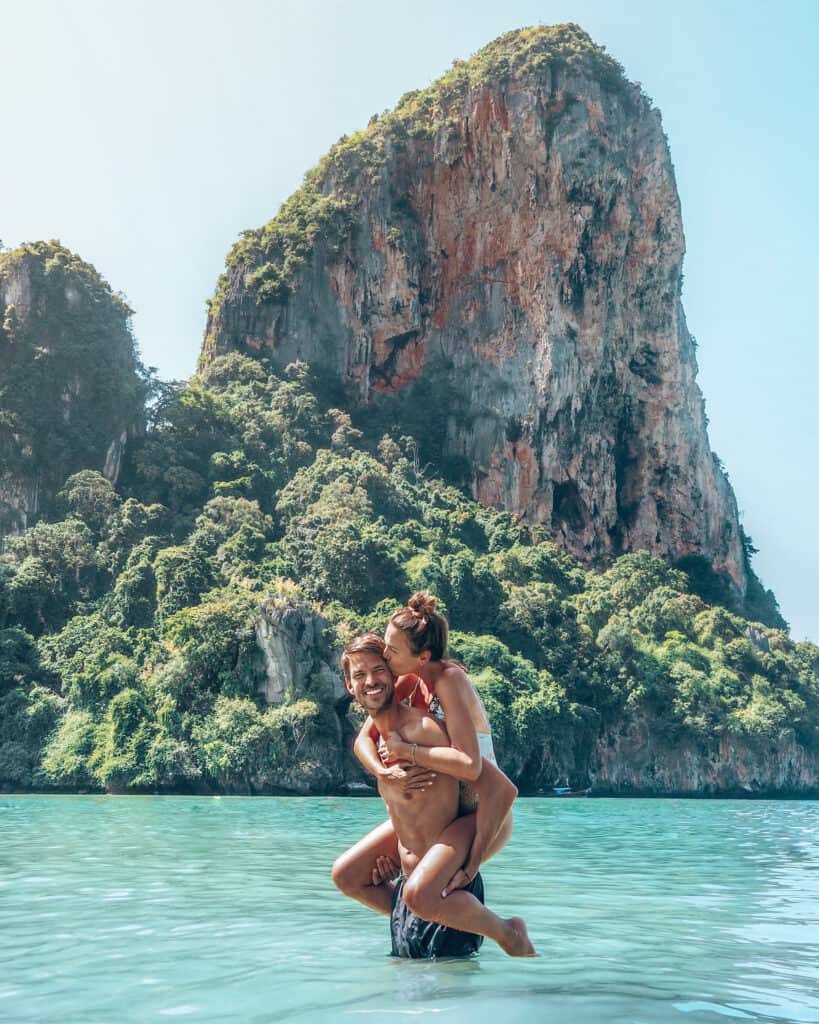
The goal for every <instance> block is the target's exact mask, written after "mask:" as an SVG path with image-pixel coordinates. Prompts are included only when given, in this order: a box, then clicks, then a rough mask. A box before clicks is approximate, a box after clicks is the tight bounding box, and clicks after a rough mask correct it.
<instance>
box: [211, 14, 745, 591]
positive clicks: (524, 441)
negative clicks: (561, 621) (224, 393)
mask: <svg viewBox="0 0 819 1024" xmlns="http://www.w3.org/2000/svg"><path fill="white" fill-rule="evenodd" d="M684 251H685V243H684V238H683V229H682V223H681V217H680V203H679V197H678V195H677V190H676V186H675V181H674V171H673V167H672V164H671V159H670V156H669V151H668V145H667V142H666V139H665V136H664V134H663V130H662V125H661V121H660V114H659V111H657V110H656V109H654V108H653V107H652V105H651V103H650V101H649V100H648V99H647V98H646V97H645V96H644V95H643V94H642V93H641V91H640V89H639V87H638V86H636V85H633V84H630V83H628V82H627V81H626V80H625V79H624V77H623V75H622V71H621V69H620V67H619V65H617V64H616V62H615V61H613V60H612V59H611V58H610V57H608V56H607V55H606V54H605V53H604V52H603V51H602V50H601V49H599V48H598V47H596V46H595V45H594V44H593V43H592V42H591V40H590V39H589V38H588V36H586V34H585V33H584V32H582V31H581V30H580V29H578V28H577V27H576V26H572V25H565V26H557V27H553V28H537V29H527V30H523V31H520V32H513V33H509V34H508V35H506V36H503V37H501V38H500V39H498V40H496V41H495V42H494V43H492V44H490V45H489V46H488V47H486V48H485V49H484V50H482V51H480V52H479V53H478V54H476V56H475V57H473V58H472V59H471V60H470V61H467V62H458V61H456V62H455V65H454V66H453V69H452V70H451V71H450V72H448V73H447V74H446V75H444V77H443V78H442V79H440V80H439V81H438V82H436V83H434V84H433V85H432V86H431V87H430V88H429V89H427V90H425V91H423V92H419V93H411V94H409V95H407V96H405V97H403V98H402V100H401V101H400V102H399V104H398V106H397V108H396V109H395V111H393V112H391V113H387V114H385V115H383V116H381V117H376V118H373V119H372V120H371V122H370V125H369V127H368V128H367V129H366V130H365V131H363V132H361V133H359V134H358V135H356V136H353V137H352V138H349V139H342V140H341V141H340V142H339V143H338V144H337V145H336V146H335V147H333V149H332V150H331V151H330V153H329V154H328V156H327V157H326V158H325V159H324V160H323V161H322V163H321V164H320V165H319V166H318V167H317V168H316V169H315V170H314V171H311V172H310V174H308V176H307V178H306V179H305V185H304V186H303V188H302V189H301V190H300V191H299V192H298V193H296V194H295V195H294V196H293V197H291V199H290V200H288V202H287V203H285V204H284V206H283V207H282V209H281V211H280V212H279V214H278V215H277V217H276V218H274V220H273V221H271V222H270V223H269V224H268V225H266V226H265V227H263V228H261V229H259V230H257V231H250V232H245V234H244V237H243V239H242V241H240V242H239V243H238V245H237V246H236V247H235V248H234V250H233V252H232V253H231V254H230V256H229V258H228V266H227V270H226V273H225V274H224V275H223V277H222V279H221V280H220V284H219V287H218V289H217V294H216V296H215V298H214V299H213V300H212V302H211V305H210V315H209V318H208V324H207V330H206V337H205V343H204V347H203V352H202V357H201V358H202V361H203V362H207V361H208V360H210V359H211V358H212V357H214V356H215V355H217V354H219V353H224V352H226V351H229V350H231V349H239V350H241V351H249V352H254V351H255V352H262V353H264V354H267V355H268V356H269V357H270V358H271V359H272V360H273V361H274V362H276V363H278V364H282V365H284V364H287V363H289V362H290V361H292V360H295V359H302V360H305V361H307V362H309V363H311V364H312V365H313V366H315V367H318V368H321V369H323V370H324V371H327V372H329V373H331V374H332V375H335V376H336V377H338V378H341V379H343V380H344V381H346V382H348V383H350V384H351V385H352V386H353V387H354V390H355V393H356V395H357V399H358V401H359V402H360V403H364V404H368V403H369V404H370V405H373V404H377V402H378V400H379V395H384V394H385V393H387V394H389V393H396V392H406V391H408V392H409V393H410V394H411V396H412V402H411V404H412V405H413V406H414V407H415V409H416V410H418V409H419V407H420V409H421V411H422V413H423V412H427V413H428V415H429V417H430V418H432V417H433V416H434V415H438V416H439V417H440V419H439V420H438V421H435V422H439V423H440V432H441V437H440V438H439V440H440V441H441V442H442V447H443V451H442V455H443V456H444V457H445V458H446V457H450V458H460V460H461V462H462V463H463V465H464V466H467V467H468V470H467V475H468V482H469V484H470V485H471V488H472V491H473V493H474V495H475V496H476V497H477V498H478V499H479V500H480V501H482V502H484V503H486V504H490V505H494V506H502V507H505V508H507V509H509V510H511V511H513V512H515V513H519V514H521V515H523V516H525V517H526V518H527V519H528V520H529V521H531V522H534V523H543V524H546V525H547V526H549V527H550V528H552V529H553V530H554V531H555V533H556V534H557V536H558V538H559V539H561V541H562V543H563V544H564V545H565V546H566V547H567V548H568V549H569V550H571V551H572V552H574V553H575V554H576V555H578V556H580V557H582V558H583V559H585V560H586V561H594V560H597V559H606V558H608V557H610V556H613V555H616V554H618V553H620V552H623V551H629V550H634V549H638V548H646V549H648V550H650V551H652V552H655V553H660V554H662V555H665V556H668V557H670V558H672V559H679V558H682V557H685V556H691V555H695V556H701V557H703V558H705V559H707V560H708V562H710V563H711V564H712V565H713V566H714V568H715V569H716V570H717V572H718V573H720V574H722V575H723V576H724V578H725V579H726V580H730V581H731V583H732V585H733V587H735V588H736V589H737V590H738V591H739V592H740V593H742V592H744V590H745V588H746V584H747V577H746V560H745V558H744V554H743V548H742V542H741V536H740V530H739V523H738V516H737V506H736V501H735V498H734V495H733V493H732V490H731V487H730V485H729V483H728V481H727V479H726V477H725V475H724V474H723V472H722V471H721V469H720V466H719V464H718V462H717V460H716V459H715V457H714V456H713V455H712V453H711V450H710V447H709V443H708V437H707V433H706V419H705V414H704V409H703V399H702V395H701V393H700V390H699V388H698V386H697V383H696V372H697V364H696V357H695V351H694V349H695V345H694V341H693V339H692V337H691V335H690V334H689V332H688V329H687V327H686V322H685V316H684V313H683V308H682V305H681V301H680V290H681V282H682V262H683V254H684ZM442 402H444V403H445V405H446V408H445V410H443V414H442V410H441V407H440V406H441V403H442ZM425 406H426V408H425Z"/></svg>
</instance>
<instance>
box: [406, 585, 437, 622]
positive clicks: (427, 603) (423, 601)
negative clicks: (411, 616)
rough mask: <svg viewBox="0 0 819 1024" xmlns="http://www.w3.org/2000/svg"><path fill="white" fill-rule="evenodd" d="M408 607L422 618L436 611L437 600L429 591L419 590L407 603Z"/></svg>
mask: <svg viewBox="0 0 819 1024" xmlns="http://www.w3.org/2000/svg"><path fill="white" fill-rule="evenodd" d="M407 607H408V608H409V609H410V610H411V611H413V612H415V614H416V615H417V616H419V618H420V617H421V616H422V615H429V614H430V613H431V612H434V611H435V598H434V597H433V596H432V594H430V592H429V591H428V590H417V591H416V592H415V593H414V594H413V595H412V596H411V597H410V599H409V600H408V601H407Z"/></svg>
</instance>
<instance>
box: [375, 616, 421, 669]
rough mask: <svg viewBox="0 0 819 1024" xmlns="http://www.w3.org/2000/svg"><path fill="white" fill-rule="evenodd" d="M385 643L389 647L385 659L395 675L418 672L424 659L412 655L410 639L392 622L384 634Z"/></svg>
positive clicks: (385, 652)
mask: <svg viewBox="0 0 819 1024" xmlns="http://www.w3.org/2000/svg"><path fill="white" fill-rule="evenodd" d="M384 643H385V644H386V645H387V646H386V649H385V651H384V658H385V659H386V661H387V664H388V665H389V666H390V668H391V669H392V672H393V674H394V675H396V676H405V675H407V673H409V672H415V673H417V672H418V670H419V669H420V667H421V661H422V660H423V659H421V658H419V656H418V655H417V654H413V653H412V648H411V647H410V642H409V637H408V636H407V634H406V633H405V632H404V631H403V630H401V629H398V627H397V626H393V624H392V623H391V622H390V623H389V625H388V626H387V630H386V632H385V633H384Z"/></svg>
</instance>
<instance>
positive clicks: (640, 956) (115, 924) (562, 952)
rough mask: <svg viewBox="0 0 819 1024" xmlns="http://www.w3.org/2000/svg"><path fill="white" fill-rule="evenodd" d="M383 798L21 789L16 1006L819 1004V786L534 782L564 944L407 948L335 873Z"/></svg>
mask: <svg viewBox="0 0 819 1024" xmlns="http://www.w3.org/2000/svg"><path fill="white" fill-rule="evenodd" d="M381 818H382V810H381V805H380V803H379V802H378V801H377V800H374V799H369V800H368V799H360V800H355V799H343V798H318V799H198V798H197V799H188V798H184V797H121V798H113V797H89V796H86V797H2V796H0V1021H3V1022H16V1021H37V1022H47V1021H55V1022H56V1021H59V1022H61V1024H72V1022H77V1024H79V1022H83V1024H86V1022H89V1024H90V1022H97V1021H105V1022H112V1024H119V1022H127V1021H150V1020H161V1019H164V1018H168V1017H180V1018H183V1019H185V1020H190V1021H192V1022H193V1021H197V1022H198V1021H248V1022H256V1021H258V1022H262V1021H305V1022H313V1021H318V1022H324V1021H334V1022H336V1021H342V1022H343V1021H351V1022H355V1021H367V1020H368V1019H370V1020H379V1019H380V1020H384V1019H390V1020H391V1019H400V1018H401V1017H410V1018H412V1019H418V1018H420V1019H427V1018H429V1019H430V1020H433V1019H434V1020H435V1021H439V1022H441V1024H450V1022H456V1021H469V1022H470V1024H480V1022H483V1021H488V1022H492V1024H511V1022H513V1021H527V1022H528V1021H550V1022H551V1021H553V1022H555V1024H586V1022H589V1024H592V1022H594V1024H606V1022H621V1021H622V1022H628V1024H643V1022H646V1024H647V1022H666V1021H669V1022H671V1021H678V1022H683V1024H694V1022H697V1021H712V1022H713V1021H720V1020H722V1019H723V1018H726V1017H727V1018H734V1019H736V1020H748V1021H800V1022H801V1021H816V1022H819V827H818V826H819V803H817V802H782V803H775V802H767V801H766V802H740V801H709V802H698V801H697V802H695V801H676V800H665V801H660V800H529V801H520V802H519V804H518V809H517V812H516V827H515V834H514V836H513V838H512V841H511V843H510V844H509V846H508V847H507V849H506V850H505V851H504V852H503V853H502V854H500V855H499V856H498V857H497V858H496V859H495V860H494V861H493V862H492V863H491V864H490V865H489V866H488V867H487V868H486V870H485V878H486V886H487V902H488V903H489V905H490V906H492V907H493V908H494V909H496V910H498V911H499V912H501V913H503V914H513V913H520V914H521V915H523V916H524V917H526V919H527V921H528V922H529V926H530V932H531V935H532V937H533V939H534V942H535V945H536V946H537V948H538V950H539V951H540V953H541V956H540V957H539V958H538V959H535V960H525V961H520V960H518V961H515V960H510V959H509V958H508V957H506V956H504V955H503V954H502V953H501V952H500V950H499V949H497V947H495V946H494V945H493V944H492V943H490V942H486V943H485V944H484V947H483V950H482V951H481V953H480V955H479V956H478V957H477V958H476V959H473V960H470V961H448V962H447V961H442V962H420V961H416V962H407V961H397V960H393V959H391V958H390V957H389V956H388V955H387V953H388V949H389V944H388V935H387V929H388V924H387V921H386V918H381V917H377V916H376V915H375V914H373V913H372V912H370V911H367V910H365V909H363V908H360V907H358V906H357V905H354V904H353V903H351V902H349V901H347V900H345V899H344V898H343V897H342V896H340V895H339V894H337V893H336V892H335V890H334V889H333V887H332V885H331V883H330V881H329V877H328V870H329V866H330V863H331V861H332V860H333V857H334V856H335V855H336V854H337V853H339V852H341V851H342V850H343V849H344V848H345V846H346V845H348V844H350V843H352V842H353V841H354V840H355V839H357V838H358V837H359V836H360V835H362V834H363V833H364V832H365V830H367V829H368V828H370V827H371V826H373V825H375V824H377V823H378V821H380V820H381Z"/></svg>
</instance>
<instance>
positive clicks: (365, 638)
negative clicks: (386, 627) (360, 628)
mask: <svg viewBox="0 0 819 1024" xmlns="http://www.w3.org/2000/svg"><path fill="white" fill-rule="evenodd" d="M386 646H387V645H386V644H385V643H384V641H383V640H382V639H381V637H380V636H379V635H378V633H362V634H361V636H357V637H356V638H355V639H354V640H351V641H350V642H349V643H348V644H347V645H346V647H345V648H344V650H343V651H342V653H341V671H342V672H343V673H344V678H345V679H349V678H350V658H351V656H352V655H353V654H377V655H378V656H379V657H380V658H382V659H383V661H384V664H386V663H387V659H386V658H385V657H384V651H385V650H386Z"/></svg>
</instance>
